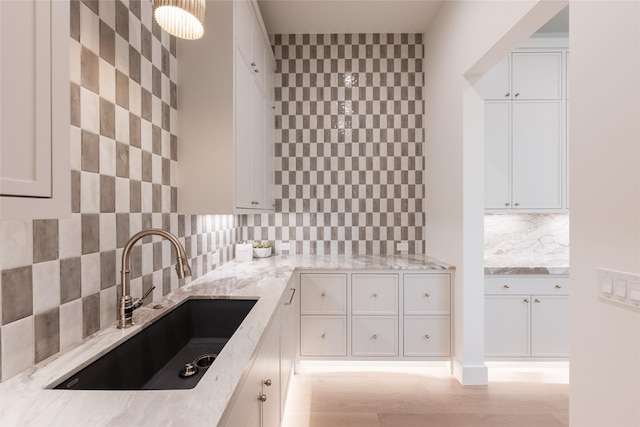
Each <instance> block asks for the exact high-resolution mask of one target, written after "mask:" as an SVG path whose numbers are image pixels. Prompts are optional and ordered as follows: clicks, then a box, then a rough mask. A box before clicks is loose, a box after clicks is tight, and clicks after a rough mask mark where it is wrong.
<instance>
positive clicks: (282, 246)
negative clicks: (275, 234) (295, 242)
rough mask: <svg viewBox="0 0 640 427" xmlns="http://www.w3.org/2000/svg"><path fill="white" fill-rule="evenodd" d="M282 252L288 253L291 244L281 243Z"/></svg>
mask: <svg viewBox="0 0 640 427" xmlns="http://www.w3.org/2000/svg"><path fill="white" fill-rule="evenodd" d="M279 247H280V250H281V251H288V250H289V247H290V246H289V242H280V245H279Z"/></svg>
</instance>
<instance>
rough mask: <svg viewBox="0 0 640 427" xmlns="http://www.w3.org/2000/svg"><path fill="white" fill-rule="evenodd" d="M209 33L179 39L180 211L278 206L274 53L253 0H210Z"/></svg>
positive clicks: (231, 210) (259, 209) (256, 209)
mask: <svg viewBox="0 0 640 427" xmlns="http://www.w3.org/2000/svg"><path fill="white" fill-rule="evenodd" d="M205 22H206V28H205V34H204V37H203V38H202V39H199V40H187V41H179V42H178V43H179V44H178V87H179V88H180V96H179V98H178V122H179V124H180V128H179V132H178V137H179V144H178V158H179V162H178V187H179V189H180V190H179V191H180V198H179V199H178V210H179V211H180V212H185V213H192V214H193V213H202V214H229V213H234V212H236V213H252V212H268V211H273V210H274V209H275V182H274V181H275V174H274V161H275V160H274V154H275V148H274V108H275V105H274V84H275V82H274V79H275V67H276V65H275V58H274V55H273V51H272V49H271V44H270V42H269V39H268V36H267V33H266V30H265V28H264V24H263V22H262V17H261V16H260V11H259V9H258V6H257V4H256V2H255V0H236V1H233V2H229V1H214V0H208V1H207V4H206V18H205Z"/></svg>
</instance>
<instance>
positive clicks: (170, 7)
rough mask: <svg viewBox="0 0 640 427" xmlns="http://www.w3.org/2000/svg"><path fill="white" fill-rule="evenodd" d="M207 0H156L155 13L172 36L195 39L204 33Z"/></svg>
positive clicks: (159, 22) (160, 23)
mask: <svg viewBox="0 0 640 427" xmlns="http://www.w3.org/2000/svg"><path fill="white" fill-rule="evenodd" d="M204 8H205V0H154V1H153V15H154V16H155V18H156V22H157V23H158V25H160V27H161V28H162V29H163V30H165V31H166V32H167V33H169V34H171V35H172V36H176V37H179V38H181V39H186V40H195V39H199V38H200V37H202V35H203V34H204Z"/></svg>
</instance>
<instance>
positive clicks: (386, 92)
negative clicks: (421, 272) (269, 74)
mask: <svg viewBox="0 0 640 427" xmlns="http://www.w3.org/2000/svg"><path fill="white" fill-rule="evenodd" d="M272 41H273V43H274V52H275V56H276V61H277V73H276V94H275V95H276V136H275V140H276V147H275V151H276V177H275V180H276V196H277V200H276V211H277V212H280V213H276V214H270V215H249V216H248V217H247V218H246V221H247V222H246V225H247V228H246V235H245V236H246V238H248V239H265V240H266V239H269V240H272V241H274V240H275V241H290V242H291V243H292V245H291V251H292V252H297V253H312V254H313V253H317V254H389V253H396V250H395V247H396V245H395V244H396V243H397V242H400V241H408V242H409V252H410V253H423V252H424V240H423V227H424V212H423V199H424V181H423V174H424V172H423V170H424V154H423V141H424V129H423V111H424V99H423V81H424V73H423V71H422V65H423V64H422V61H423V42H422V34H318V35H313V34H312V35H310V34H296V35H276V36H275V37H274V38H273V40H272Z"/></svg>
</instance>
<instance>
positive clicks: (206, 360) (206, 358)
mask: <svg viewBox="0 0 640 427" xmlns="http://www.w3.org/2000/svg"><path fill="white" fill-rule="evenodd" d="M216 357H218V355H217V354H204V355H202V356H199V357H197V358H196V360H194V361H193V364H194V365H196V366H197V367H198V368H201V369H206V368H208V367H209V366H211V364H212V363H213V361H214V360H216Z"/></svg>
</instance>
